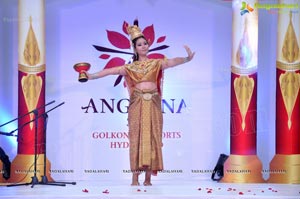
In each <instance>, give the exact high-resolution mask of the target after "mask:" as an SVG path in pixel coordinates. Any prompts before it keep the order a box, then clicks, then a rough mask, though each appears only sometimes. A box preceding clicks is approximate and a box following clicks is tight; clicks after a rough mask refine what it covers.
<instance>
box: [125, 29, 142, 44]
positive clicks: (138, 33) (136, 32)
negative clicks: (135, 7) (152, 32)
mask: <svg viewBox="0 0 300 199" xmlns="http://www.w3.org/2000/svg"><path fill="white" fill-rule="evenodd" d="M127 32H128V34H129V35H130V39H131V41H133V40H134V39H135V38H138V37H141V36H144V34H143V33H142V31H141V29H140V28H139V27H138V26H137V25H133V26H130V25H129V26H128V27H127Z"/></svg>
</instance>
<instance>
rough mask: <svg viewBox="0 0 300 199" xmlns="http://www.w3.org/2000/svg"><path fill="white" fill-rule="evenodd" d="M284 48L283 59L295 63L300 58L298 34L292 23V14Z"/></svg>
mask: <svg viewBox="0 0 300 199" xmlns="http://www.w3.org/2000/svg"><path fill="white" fill-rule="evenodd" d="M283 42H284V43H283V47H282V55H283V58H284V59H285V60H286V61H287V62H288V63H292V62H295V61H296V60H297V59H298V57H299V45H298V42H297V37H296V33H295V30H294V26H293V23H292V12H290V22H289V25H288V28H287V31H286V33H285V36H284V41H283Z"/></svg>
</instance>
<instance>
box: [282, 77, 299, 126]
mask: <svg viewBox="0 0 300 199" xmlns="http://www.w3.org/2000/svg"><path fill="white" fill-rule="evenodd" d="M279 83H280V90H281V93H282V97H283V101H284V105H285V109H286V111H287V114H288V127H289V129H291V126H292V122H291V115H292V112H293V109H294V106H295V103H296V99H297V96H298V93H299V88H300V74H299V73H295V72H286V73H284V74H281V75H280V77H279Z"/></svg>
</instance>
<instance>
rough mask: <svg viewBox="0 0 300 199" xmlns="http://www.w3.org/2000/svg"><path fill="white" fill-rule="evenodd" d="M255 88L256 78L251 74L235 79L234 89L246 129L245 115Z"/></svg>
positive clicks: (243, 126) (243, 125)
mask: <svg viewBox="0 0 300 199" xmlns="http://www.w3.org/2000/svg"><path fill="white" fill-rule="evenodd" d="M253 89H254V80H253V79H252V78H250V77H249V76H240V77H238V78H236V79H235V80H234V91H235V95H236V98H237V101H238V105H239V108H240V112H241V115H242V120H243V121H242V128H243V130H245V126H246V124H245V117H246V113H247V110H248V108H249V104H250V100H251V97H252V93H253Z"/></svg>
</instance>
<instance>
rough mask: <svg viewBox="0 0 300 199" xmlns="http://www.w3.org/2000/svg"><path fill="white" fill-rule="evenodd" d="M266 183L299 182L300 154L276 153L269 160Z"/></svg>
mask: <svg viewBox="0 0 300 199" xmlns="http://www.w3.org/2000/svg"><path fill="white" fill-rule="evenodd" d="M267 182H268V183H280V184H300V154H289V155H285V154H276V155H275V156H274V157H273V159H272V161H271V162H270V178H269V179H268V181H267Z"/></svg>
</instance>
